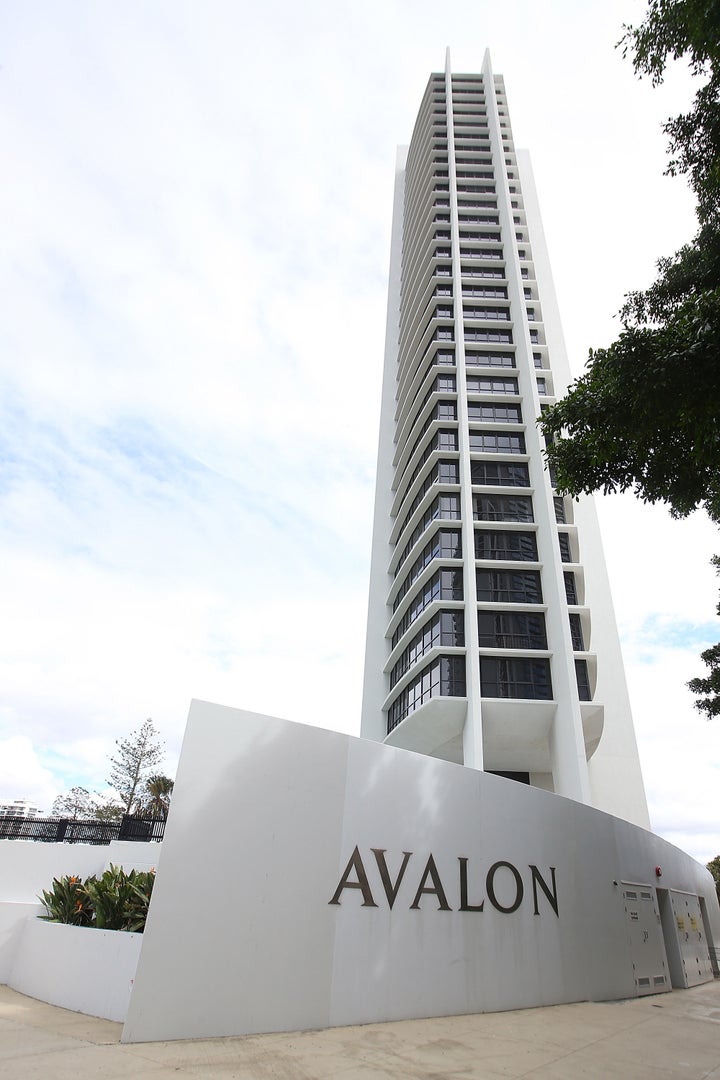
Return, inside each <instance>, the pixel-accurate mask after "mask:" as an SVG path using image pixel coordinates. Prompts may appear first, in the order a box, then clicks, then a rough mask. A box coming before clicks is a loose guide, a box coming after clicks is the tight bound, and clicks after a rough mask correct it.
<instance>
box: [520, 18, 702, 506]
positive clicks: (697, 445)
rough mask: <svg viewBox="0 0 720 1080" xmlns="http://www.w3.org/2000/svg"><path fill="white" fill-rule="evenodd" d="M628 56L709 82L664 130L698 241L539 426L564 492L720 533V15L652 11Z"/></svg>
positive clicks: (633, 300) (639, 298) (656, 78)
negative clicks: (617, 496) (665, 514)
mask: <svg viewBox="0 0 720 1080" xmlns="http://www.w3.org/2000/svg"><path fill="white" fill-rule="evenodd" d="M621 44H622V45H623V47H624V51H625V52H626V53H628V52H630V53H631V54H632V56H633V66H634V68H635V71H636V72H637V73H638V74H639V75H649V76H650V77H651V78H652V80H653V82H654V83H658V82H661V81H662V78H663V75H664V71H665V67H666V64H667V63H668V60H669V59H671V58H674V59H677V58H680V57H683V56H687V57H688V58H689V61H690V66H691V69H692V71H693V72H694V74H696V75H697V76H699V77H701V78H704V79H705V81H704V83H703V85H702V86H701V87H700V88H699V90H698V91H697V93H696V94H695V98H694V101H693V106H692V109H691V110H690V112H689V113H687V114H683V115H680V116H677V117H675V118H673V119H671V120H669V121H668V123H667V124H666V125H665V130H666V132H667V133H668V134H669V136H670V152H671V155H672V157H671V161H670V165H669V167H668V172H670V173H673V174H674V173H683V174H686V175H687V176H688V179H689V181H690V184H691V186H692V188H693V190H694V192H695V194H696V196H697V200H698V204H697V215H698V219H699V222H700V231H699V232H698V234H697V236H696V237H695V238H694V239H693V240H692V241H691V242H690V243H689V244H687V245H685V246H684V247H683V248H681V249H680V251H678V252H676V254H675V255H673V256H671V257H669V258H664V259H661V260H660V261H659V263H658V271H659V273H658V278H657V280H656V281H655V283H654V284H653V285H652V286H651V287H650V288H649V289H647V290H645V291H644V292H636V293H631V294H630V295H629V296H628V297H627V298H626V303H625V305H624V307H623V308H622V311H621V318H622V325H623V330H622V333H621V334H620V336H619V338H618V339H617V341H615V342H613V344H612V345H610V346H609V347H608V348H605V349H597V350H594V351H591V353H590V358H589V361H588V365H587V369H586V373H585V374H584V375H583V376H582V377H581V378H580V379H578V380H577V381H576V382H575V383H574V384H573V385H572V386H571V387H570V390H569V392H568V394H567V396H566V397H565V398H564V399H563V400H561V401H559V402H558V403H557V404H555V405H553V406H551V407H550V408H549V409H548V410H547V411H546V413H545V414H544V416H543V418H542V420H541V424H542V428H543V431H544V433H545V435H546V436H547V437H548V443H549V447H548V452H547V456H548V462H549V464H550V465H551V467H552V468H553V469H554V472H555V476H556V486H557V489H558V490H559V491H564V492H567V493H569V494H571V495H579V494H581V493H583V492H585V493H591V492H593V491H603V492H605V493H608V492H615V491H626V490H634V491H635V493H636V494H637V495H638V496H639V497H640V498H641V499H643V500H645V501H646V502H652V503H654V502H666V503H667V504H668V505H669V507H670V511H671V513H672V514H673V515H674V516H676V517H685V516H686V515H687V514H689V513H690V512H691V511H692V510H694V509H695V508H696V507H698V506H704V508H705V509H706V510H707V512H708V514H709V515H710V517H711V518H712V519H713V520H714V521H720V430H719V428H720V425H719V424H718V417H719V416H720V364H718V357H719V356H720V214H719V212H718V207H719V206H720V3H719V2H718V0H711V2H709V0H674V2H673V0H651V2H650V4H649V7H648V12H647V15H646V17H645V20H644V21H643V23H642V24H641V25H640V26H639V27H637V28H635V27H625V34H624V37H623V39H622V42H621Z"/></svg>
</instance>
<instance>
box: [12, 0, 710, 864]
mask: <svg viewBox="0 0 720 1080" xmlns="http://www.w3.org/2000/svg"><path fill="white" fill-rule="evenodd" d="M643 10H644V4H642V3H636V2H633V0H623V2H622V3H620V2H616V0H596V2H592V3H590V2H585V3H582V4H579V3H577V0H567V2H561V0H546V2H545V3H543V4H538V3H537V2H535V0H509V2H507V3H505V4H498V3H495V2H493V3H489V2H477V0H474V2H465V0H449V2H448V3H446V4H445V5H444V6H443V7H442V8H439V7H438V5H437V3H435V2H429V0H403V2H398V0H395V2H393V0H366V2H365V3H363V4H359V5H358V4H354V5H350V4H344V3H338V2H337V0H334V2H332V3H331V2H329V0H327V2H325V0H307V2H305V3H303V4H295V3H289V2H287V0H266V2H265V3H263V4H261V5H254V4H252V5H251V4H249V3H242V2H241V0H234V2H231V0H203V3H199V2H196V3H190V2H186V3H182V2H179V0H166V2H163V0H152V2H148V0H142V2H140V0H124V2H123V3H122V4H115V3H110V2H103V0H92V2H85V3H83V2H81V0H74V2H72V3H70V2H68V0H36V2H34V0H27V2H26V3H22V4H6V5H4V6H3V8H2V9H1V11H0V43H1V44H0V145H2V147H3V158H4V163H3V169H2V179H1V180H0V200H1V201H0V215H1V219H2V222H3V226H2V241H3V242H2V245H0V246H1V249H2V250H1V253H0V275H1V277H0V283H1V285H2V304H1V306H0V346H1V353H0V455H1V457H2V469H1V471H0V600H1V606H0V611H1V612H2V618H1V619H0V801H2V800H3V798H23V797H25V798H29V799H32V800H35V801H37V802H38V803H39V804H40V805H41V807H42V808H44V809H49V807H50V805H51V803H52V801H53V798H54V797H55V796H56V795H57V794H59V793H61V792H62V791H63V790H65V789H67V788H68V787H70V786H72V785H73V784H82V785H84V786H86V787H89V788H96V789H103V788H104V787H105V783H104V781H105V777H106V775H107V771H108V770H107V765H106V762H107V757H108V754H109V753H110V752H111V750H112V748H113V743H114V740H115V739H116V738H118V737H122V736H125V735H127V734H128V733H129V732H130V731H131V730H133V729H134V728H137V727H138V726H139V724H140V723H141V722H142V721H143V720H144V719H145V718H146V717H148V716H150V717H152V718H153V720H154V722H155V724H156V726H157V727H158V729H159V730H160V732H161V733H162V736H163V738H164V740H165V742H166V745H167V751H168V754H167V760H166V763H165V764H166V769H167V771H168V772H170V773H172V771H173V769H174V765H175V763H176V760H177V754H178V751H179V747H180V742H181V739H182V734H183V729H184V724H185V718H186V715H187V710H188V705H189V702H190V699H191V698H192V697H198V698H205V699H207V700H210V701H216V702H220V703H223V704H227V705H234V706H238V707H241V708H248V709H253V710H257V711H260V712H266V713H270V714H275V715H279V716H283V717H287V718H288V719H292V720H298V721H302V722H306V723H316V724H320V725H324V726H326V727H332V728H337V729H339V730H343V731H348V732H351V733H353V734H356V733H357V731H358V728H359V712H360V697H361V671H362V662H363V650H364V628H365V605H366V593H367V584H368V566H369V551H370V531H371V514H372V499H373V486H374V470H375V460H374V459H375V448H376V441H377V421H378V413H379V398H380V380H381V362H382V354H383V334H384V324H385V292H386V283H387V265H388V259H389V246H390V212H391V203H392V185H393V175H394V160H395V147H396V144H398V143H403V142H407V141H408V140H409V137H410V134H411V132H412V126H413V123H414V119H415V114H416V111H417V108H418V105H419V101H420V97H421V94H422V92H423V89H424V86H425V83H426V81H427V78H428V75H429V73H430V72H431V71H432V70H442V68H443V65H444V51H445V46H446V45H449V46H450V47H451V49H452V54H453V66H454V68H455V69H456V70H463V69H464V70H466V71H476V70H479V67H480V65H481V63H482V58H483V52H484V49H485V47H486V46H489V47H490V49H491V53H492V59H493V66H494V68H495V70H496V71H497V72H499V73H503V74H504V76H505V79H506V86H507V90H508V98H509V107H510V114H511V119H512V124H513V131H514V136H515V142H516V145H517V146H519V147H527V148H528V149H529V150H530V151H531V154H532V159H533V167H534V171H535V176H536V181H537V185H538V189H539V196H540V202H541V207H542V210H543V217H544V224H545V231H546V234H547V239H548V244H549V248H550V256H551V259H552V262H553V268H554V276H555V283H556V287H557V291H558V297H559V302H560V308H561V313H562V315H563V322H564V328H565V333H566V338H567V343H568V350H569V353H570V357H571V363H572V365H573V367H574V369H575V370H576V372H578V373H579V372H580V371H581V369H582V366H583V364H584V361H585V358H586V356H587V350H588V348H589V347H591V346H601V345H603V344H607V343H609V341H610V340H612V338H613V336H614V335H615V334H616V332H617V320H616V319H615V318H614V313H615V312H616V311H617V309H618V308H619V306H620V304H621V302H622V298H623V294H624V293H625V292H627V291H628V290H629V289H632V288H639V287H642V286H643V285H645V284H648V283H649V282H650V280H651V279H652V274H653V266H654V260H655V259H656V258H657V257H658V256H660V255H662V254H669V253H671V252H672V251H673V250H675V249H676V248H677V247H678V246H679V245H680V244H681V243H682V242H683V241H684V240H685V239H688V238H689V237H690V235H691V234H692V231H693V228H694V221H693V215H692V201H691V199H690V196H689V194H688V192H687V190H686V186H685V184H684V182H683V181H682V180H672V179H668V178H665V177H663V176H662V172H663V169H664V162H665V138H664V136H663V135H662V132H661V130H660V123H661V121H662V120H663V119H664V118H665V117H667V116H668V115H669V114H670V113H672V112H674V111H677V110H678V109H680V108H681V107H683V105H684V104H685V103H686V102H687V100H688V98H689V94H690V82H689V80H688V78H687V76H686V74H685V72H684V69H683V68H682V67H680V68H679V70H678V71H677V72H674V73H673V75H672V78H671V79H670V80H669V81H668V84H667V85H666V86H665V87H663V88H661V89H660V90H652V88H651V87H650V86H649V85H647V84H645V83H639V82H638V81H637V80H636V79H635V78H634V76H633V74H632V70H631V67H630V64H629V62H627V61H623V60H622V58H621V55H620V52H619V51H618V50H615V48H614V44H615V42H616V41H617V40H618V38H619V37H620V35H621V32H622V30H621V27H622V23H623V22H628V21H630V22H632V21H638V20H639V19H641V18H642V13H643ZM600 512H601V519H602V521H603V522H604V525H605V531H604V535H605V542H606V551H607V557H608V564H609V569H610V573H611V579H612V581H613V586H614V599H615V606H616V611H617V615H618V621H619V624H620V629H621V633H622V640H623V647H624V655H625V660H626V667H627V674H628V680H629V684H630V691H631V696H632V700H633V707H634V714H635V721H636V728H637V732H638V741H639V745H640V754H641V758H642V762H643V766H644V771H645V778H646V785H647V790H648V798H649V802H650V811H651V816H652V820H653V824H654V827H655V828H656V829H657V831H658V832H660V833H661V834H662V835H664V836H666V837H667V838H668V839H670V840H672V841H673V842H675V843H678V844H679V845H680V846H683V847H685V848H686V849H687V850H689V851H690V852H691V853H692V854H694V855H696V857H698V858H699V859H701V860H702V861H706V860H707V859H708V858H710V857H712V856H714V855H716V854H717V853H718V852H720V825H719V823H718V811H717V793H718V774H719V770H720V749H719V747H720V727H718V724H719V723H720V722H719V721H716V722H715V723H710V724H708V723H706V722H705V720H704V719H703V718H702V717H701V716H700V714H699V713H697V712H696V711H695V710H694V709H693V705H692V698H691V695H690V694H689V692H688V691H687V690H686V688H685V686H684V684H685V682H686V681H687V679H689V678H691V677H692V676H693V675H697V674H701V673H702V665H701V663H700V661H699V659H698V653H699V652H700V650H701V649H702V648H705V647H707V646H708V645H710V644H712V643H714V642H715V641H717V640H718V638H720V622H719V621H718V619H717V617H716V615H715V605H716V603H717V596H718V584H720V582H718V581H717V580H716V578H715V576H714V572H713V570H712V568H711V566H710V565H709V559H710V556H711V555H712V554H713V553H714V552H715V551H720V544H719V543H718V538H717V534H716V530H715V529H713V528H712V527H711V526H710V525H709V523H707V522H706V521H705V520H704V519H702V518H701V517H700V516H698V515H696V517H695V518H694V519H691V520H690V521H687V522H682V523H677V522H672V521H671V520H670V518H669V516H668V514H667V512H666V511H664V510H662V509H648V508H646V507H643V506H641V505H639V504H637V503H636V502H635V501H634V500H633V499H632V498H631V497H623V498H622V499H620V498H615V499H610V500H604V501H603V504H602V506H601V511H600Z"/></svg>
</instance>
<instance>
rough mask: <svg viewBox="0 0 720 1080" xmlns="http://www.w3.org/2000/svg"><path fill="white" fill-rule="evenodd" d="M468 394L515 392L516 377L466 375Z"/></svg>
mask: <svg viewBox="0 0 720 1080" xmlns="http://www.w3.org/2000/svg"><path fill="white" fill-rule="evenodd" d="M466 380H467V388H468V393H470V394H517V392H518V381H517V379H503V378H502V377H500V376H493V375H468V376H467V377H466Z"/></svg>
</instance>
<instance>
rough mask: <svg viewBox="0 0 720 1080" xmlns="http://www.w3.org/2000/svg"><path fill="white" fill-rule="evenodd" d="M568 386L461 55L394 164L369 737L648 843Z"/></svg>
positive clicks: (545, 275)
mask: <svg viewBox="0 0 720 1080" xmlns="http://www.w3.org/2000/svg"><path fill="white" fill-rule="evenodd" d="M569 378H570V375H569V369H568V364H567V358H566V354H565V347H564V343H563V338H562V331H561V328H560V322H559V318H558V312H557V304H556V300H555V295H554V291H553V284H552V279H551V274H550V267H549V263H548V258H547V252H546V247H545V241H544V235H543V230H542V225H541V222H540V215H539V210H538V205H537V199H536V193H535V187H534V183H533V178H532V172H531V169H530V162H529V158H528V156H527V154H526V153H525V152H524V151H516V150H515V146H514V143H513V136H512V128H511V126H510V117H509V114H508V107H507V99H506V95H505V87H504V83H503V79H502V76H500V75H494V74H493V72H492V70H491V66H490V59H489V56H488V54H486V56H485V61H484V64H483V69H482V73H481V74H474V75H465V74H460V75H454V74H452V72H451V70H450V60H449V56H448V61H447V66H446V70H445V73H444V74H433V75H431V77H430V80H429V82H428V85H427V89H426V90H425V94H424V96H423V99H422V103H421V106H420V112H419V114H418V118H417V121H416V124H415V130H414V132H413V136H412V140H411V143H410V146H409V148H402V149H401V150H400V151H399V153H398V163H397V175H396V184H395V205H394V215H393V233H392V250H391V262H390V286H389V302H388V320H387V339H386V351H385V373H384V380H383V399H382V411H381V420H380V442H379V454H378V472H377V493H376V505H375V523H374V533H373V551H372V568H371V581H370V602H369V617H368V632H367V649H366V667H365V685H364V696H363V715H362V729H361V730H362V735H363V736H364V737H366V738H370V739H377V740H384V741H385V742H386V743H388V744H391V745H395V746H401V747H404V748H406V749H409V750H414V751H417V752H420V753H424V754H429V755H431V756H434V757H439V758H444V759H447V760H449V761H454V762H458V763H460V764H464V765H466V766H470V767H472V768H475V769H485V770H488V771H492V772H497V773H503V774H506V775H508V776H510V777H512V778H513V779H517V780H524V781H525V782H528V783H530V784H533V785H535V786H538V787H542V788H546V789H548V790H550V791H554V792H556V793H557V794H560V795H565V796H568V797H570V798H573V799H576V800H578V801H581V802H584V803H588V804H590V805H594V806H596V807H598V808H600V809H603V810H607V811H608V812H610V813H613V814H616V815H618V816H620V817H624V818H626V819H628V820H630V821H633V822H635V823H637V824H639V825H642V826H644V827H649V822H648V815H647V806H646V802H645V794H644V789H643V783H642V776H641V773H640V765H639V760H638V754H637V746H636V742H635V733H634V730H633V724H632V717H631V714H630V706H629V701H628V695H627V689H626V685H625V677H624V672H623V666H622V659H621V656H620V648H619V643H618V636H617V630H616V626H615V618H614V614H613V610H612V603H611V599H610V592H609V586H608V581H607V575H606V571H605V564H604V559H603V555H602V548H601V544H600V537H599V532H598V525H597V519H596V515H595V510H594V507H593V504H592V500H591V499H587V498H583V499H581V500H580V501H573V500H571V499H568V498H563V497H562V496H559V495H557V493H556V492H555V491H554V490H553V485H552V477H551V476H550V475H549V474H548V471H547V468H546V465H545V461H544V456H543V439H542V435H541V433H540V431H539V429H538V426H537V417H538V416H539V415H540V412H541V410H542V408H543V405H544V404H550V403H552V402H553V401H554V400H555V397H556V395H561V394H562V393H563V391H564V388H565V387H566V386H567V383H568V381H569Z"/></svg>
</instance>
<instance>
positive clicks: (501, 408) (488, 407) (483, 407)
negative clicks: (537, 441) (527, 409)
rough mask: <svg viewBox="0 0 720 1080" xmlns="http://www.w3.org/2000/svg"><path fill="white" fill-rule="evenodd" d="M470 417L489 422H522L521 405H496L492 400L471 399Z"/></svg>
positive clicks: (470, 418)
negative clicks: (477, 400) (476, 400)
mask: <svg viewBox="0 0 720 1080" xmlns="http://www.w3.org/2000/svg"><path fill="white" fill-rule="evenodd" d="M468 419H469V420H477V421H481V422H487V423H493V422H496V423H499V424H521V423H522V412H521V411H520V406H519V405H496V404H494V403H493V402H490V401H479V402H475V401H471V402H469V403H468Z"/></svg>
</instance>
